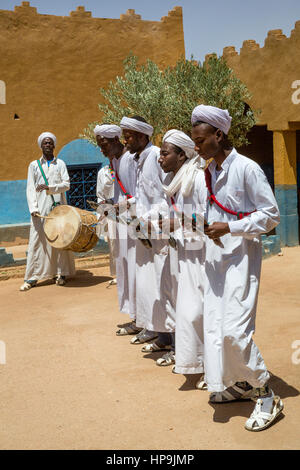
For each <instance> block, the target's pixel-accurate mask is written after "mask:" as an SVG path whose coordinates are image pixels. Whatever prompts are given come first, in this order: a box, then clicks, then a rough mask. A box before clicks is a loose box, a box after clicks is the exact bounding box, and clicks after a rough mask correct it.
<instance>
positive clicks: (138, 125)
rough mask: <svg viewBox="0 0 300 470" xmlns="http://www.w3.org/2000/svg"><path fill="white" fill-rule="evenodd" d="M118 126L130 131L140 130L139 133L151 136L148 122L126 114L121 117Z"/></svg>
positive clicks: (151, 132)
mask: <svg viewBox="0 0 300 470" xmlns="http://www.w3.org/2000/svg"><path fill="white" fill-rule="evenodd" d="M120 127H121V128H122V129H128V130H130V131H136V132H141V134H146V135H148V136H149V137H151V136H152V134H153V127H152V126H150V124H147V123H146V122H142V121H138V120H137V119H133V118H129V117H126V116H124V117H123V118H122V120H121V122H120Z"/></svg>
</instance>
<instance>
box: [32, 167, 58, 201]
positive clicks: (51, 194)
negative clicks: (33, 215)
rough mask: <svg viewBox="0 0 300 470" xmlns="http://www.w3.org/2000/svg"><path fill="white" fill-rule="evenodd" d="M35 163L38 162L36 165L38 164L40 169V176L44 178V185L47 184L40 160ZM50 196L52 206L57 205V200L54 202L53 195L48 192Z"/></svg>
mask: <svg viewBox="0 0 300 470" xmlns="http://www.w3.org/2000/svg"><path fill="white" fill-rule="evenodd" d="M37 164H38V166H39V169H40V170H41V173H42V177H43V178H44V181H45V183H46V185H47V186H49V183H48V180H47V178H46V175H45V173H44V170H43V168H42V165H41V162H40V160H37ZM50 196H51V199H52V203H53V204H52V207H55V206H59V202H55V199H54V197H53V194H50Z"/></svg>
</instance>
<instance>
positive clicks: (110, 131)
mask: <svg viewBox="0 0 300 470" xmlns="http://www.w3.org/2000/svg"><path fill="white" fill-rule="evenodd" d="M94 134H95V135H99V136H100V137H106V138H107V139H113V138H114V137H121V134H122V129H121V127H119V126H116V125H115V124H102V126H99V125H97V126H96V127H95V129H94Z"/></svg>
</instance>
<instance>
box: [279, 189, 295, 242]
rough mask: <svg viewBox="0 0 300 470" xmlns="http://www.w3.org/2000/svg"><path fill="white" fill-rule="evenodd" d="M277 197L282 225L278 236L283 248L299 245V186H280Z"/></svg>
mask: <svg viewBox="0 0 300 470" xmlns="http://www.w3.org/2000/svg"><path fill="white" fill-rule="evenodd" d="M275 197H276V200H277V204H278V207H279V211H280V224H279V225H278V226H277V227H276V234H277V235H279V237H280V243H281V246H297V245H299V217H298V207H297V185H294V184H291V185H287V184H278V185H276V186H275Z"/></svg>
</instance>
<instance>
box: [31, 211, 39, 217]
mask: <svg viewBox="0 0 300 470" xmlns="http://www.w3.org/2000/svg"><path fill="white" fill-rule="evenodd" d="M31 215H32V217H37V216H38V215H40V213H39V212H32V213H31Z"/></svg>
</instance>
